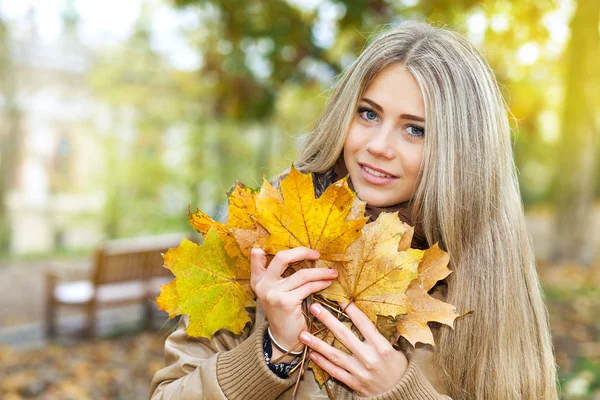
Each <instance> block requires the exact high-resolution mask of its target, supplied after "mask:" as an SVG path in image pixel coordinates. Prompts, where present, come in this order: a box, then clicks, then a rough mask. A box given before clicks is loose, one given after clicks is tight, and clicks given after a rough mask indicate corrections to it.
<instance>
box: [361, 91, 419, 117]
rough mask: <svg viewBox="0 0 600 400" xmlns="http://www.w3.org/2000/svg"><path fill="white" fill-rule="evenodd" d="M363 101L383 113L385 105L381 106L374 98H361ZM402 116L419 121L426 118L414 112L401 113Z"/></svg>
mask: <svg viewBox="0 0 600 400" xmlns="http://www.w3.org/2000/svg"><path fill="white" fill-rule="evenodd" d="M361 101H364V102H365V103H369V104H370V105H371V106H372V107H373V108H374V109H376V110H377V111H379V112H381V113H382V112H383V107H381V106H380V105H379V104H377V103H375V102H374V101H373V100H371V99H367V98H366V97H363V98H362V99H361ZM400 117H401V118H404V119H410V120H412V121H418V122H423V123H425V118H422V117H417V116H416V115H412V114H401V115H400Z"/></svg>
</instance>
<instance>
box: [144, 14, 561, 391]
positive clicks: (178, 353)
mask: <svg viewBox="0 0 600 400" xmlns="http://www.w3.org/2000/svg"><path fill="white" fill-rule="evenodd" d="M295 166H296V167H297V168H299V169H300V170H302V171H305V172H313V179H314V181H315V184H316V188H317V191H318V192H322V191H323V190H324V189H325V188H326V187H327V186H328V185H330V184H331V183H333V182H334V181H335V180H337V179H339V178H341V177H343V176H345V175H349V181H350V183H351V187H352V188H353V190H355V191H356V193H357V195H358V197H359V198H360V199H362V200H364V201H366V202H367V213H368V214H369V216H371V217H372V218H373V219H374V218H376V216H377V214H378V213H379V212H381V211H398V212H399V215H400V217H401V218H402V219H404V220H405V221H406V222H408V223H410V224H412V225H415V226H416V232H417V234H416V235H415V238H414V240H413V247H420V248H424V247H428V246H429V245H430V244H433V243H439V244H440V246H441V247H442V248H444V249H445V250H446V251H448V252H449V254H450V257H451V262H450V268H451V269H452V270H453V273H452V274H451V275H449V276H448V278H446V280H445V281H444V282H442V283H441V284H439V285H437V286H436V288H434V289H435V291H434V292H433V295H434V296H437V297H438V298H444V299H445V301H447V302H449V303H451V304H453V305H455V306H456V307H457V309H458V310H459V311H460V312H465V311H468V310H475V312H474V314H472V315H469V316H468V317H465V318H463V319H461V320H459V321H457V322H456V324H455V325H456V326H455V329H454V330H452V329H451V328H449V327H447V326H442V325H440V326H436V327H435V328H434V333H435V337H436V343H437V345H436V348H435V351H434V350H433V348H431V347H430V346H417V348H416V349H407V350H406V351H399V350H396V349H394V348H393V347H392V346H391V345H390V344H389V342H387V341H386V340H385V338H383V336H381V335H380V334H379V333H378V332H377V330H376V329H375V328H374V325H373V324H372V323H371V321H370V320H369V319H368V318H367V317H366V316H365V315H364V314H363V313H362V312H361V311H360V310H358V308H356V307H355V306H353V305H350V306H349V307H348V308H347V313H348V314H349V316H350V317H351V319H352V321H353V322H354V324H355V325H356V326H357V327H358V328H359V330H360V331H361V333H362V334H363V336H364V338H365V340H364V341H360V340H358V339H357V338H356V337H355V336H354V335H352V334H351V332H350V331H349V330H348V328H346V327H345V326H344V325H343V324H341V323H339V321H337V320H336V319H335V318H333V316H332V315H331V314H330V313H329V312H328V311H327V310H325V309H323V308H322V307H319V306H318V305H315V304H313V305H312V306H311V308H310V311H311V312H312V313H313V314H314V315H315V317H316V318H317V319H319V320H320V321H321V322H323V323H324V324H325V325H326V326H327V327H328V328H329V329H330V330H331V331H332V332H333V333H334V334H335V335H336V337H337V338H338V339H339V340H340V341H341V342H343V343H344V344H345V345H346V346H347V347H348V348H349V349H350V350H351V351H352V354H351V355H348V354H346V353H343V352H341V351H338V350H337V349H335V348H333V347H330V346H327V345H325V344H324V343H323V342H322V341H320V340H319V339H318V338H316V337H314V336H312V335H310V334H309V333H308V332H306V329H307V327H306V322H305V319H304V317H303V315H302V312H301V304H302V300H303V299H304V298H306V297H308V296H309V295H310V294H311V293H315V292H317V291H319V290H322V289H324V288H325V287H327V286H329V285H330V282H331V280H332V279H334V278H335V276H336V275H335V272H334V271H333V272H332V271H329V270H326V269H315V270H302V271H299V272H297V273H295V274H293V275H291V276H289V277H286V278H283V277H282V276H281V275H282V273H283V271H284V270H285V269H286V267H287V265H288V264H290V263H292V262H295V261H300V260H304V259H310V260H315V259H318V257H319V255H318V253H316V252H315V251H313V250H310V249H307V248H295V249H292V250H287V251H282V252H279V253H278V254H277V255H276V256H275V258H274V259H273V261H272V262H271V263H270V264H269V265H266V257H265V254H264V252H262V251H261V250H260V249H254V250H253V251H252V260H251V263H252V279H251V280H252V287H253V289H254V291H255V292H256V295H257V297H258V299H259V303H260V306H259V307H258V308H257V310H256V315H255V316H254V323H253V324H252V326H247V327H246V330H245V332H244V334H243V335H241V336H234V335H232V334H230V333H228V332H223V331H220V332H219V333H217V334H216V335H215V336H214V337H213V338H212V340H210V341H209V340H203V339H200V340H196V339H190V338H187V335H186V333H185V331H184V329H185V326H186V324H187V319H186V318H183V319H182V320H181V321H180V323H179V326H178V328H177V330H176V331H175V332H174V333H172V334H171V335H170V337H169V338H168V340H167V342H166V345H165V356H166V362H167V366H166V367H165V368H163V369H162V370H160V371H159V372H157V374H156V375H155V377H154V380H153V382H152V388H151V393H150V397H151V398H152V399H196V398H206V399H256V400H265V399H291V397H292V392H293V390H294V388H293V385H294V383H295V381H296V378H297V376H296V374H297V372H294V373H293V374H292V375H291V376H288V371H289V370H290V367H291V366H293V365H295V363H297V362H298V358H297V357H296V356H294V355H287V356H286V357H285V358H284V359H283V362H282V363H279V364H272V363H271V360H273V359H275V358H277V357H279V356H281V355H283V354H284V353H285V352H286V349H292V348H294V346H295V345H296V344H297V343H298V341H299V340H300V341H301V342H302V343H303V344H304V345H305V346H308V347H310V348H311V349H312V359H313V361H315V363H317V364H318V365H319V366H321V367H322V368H324V369H325V370H326V371H327V372H329V374H330V375H331V376H332V377H334V378H335V379H334V381H333V383H332V384H331V385H330V387H329V390H330V392H332V393H333V396H334V397H335V398H336V399H338V400H340V399H351V398H369V399H378V400H384V399H447V398H453V399H501V400H505V399H557V398H558V394H557V389H556V375H555V361H554V357H553V352H552V344H551V337H550V332H549V327H548V318H547V313H546V309H545V307H544V304H543V301H542V295H541V291H540V287H539V282H538V278H537V274H536V271H535V265H534V260H533V254H532V250H531V244H530V241H529V238H528V235H527V232H526V229H525V222H524V216H523V209H522V204H521V200H520V196H519V189H518V185H517V179H516V177H515V167H514V164H513V157H512V152H511V141H510V129H509V124H508V119H507V109H506V106H505V103H504V102H503V100H502V97H501V94H500V91H499V89H498V85H497V83H496V81H495V79H494V76H493V73H492V71H491V70H490V68H489V66H488V65H487V63H486V62H485V60H484V59H483V57H482V56H481V55H480V54H479V52H478V51H477V50H476V49H475V48H474V47H473V46H472V45H471V44H470V43H469V42H468V41H467V40H466V39H465V38H464V37H462V36H461V35H459V34H457V33H455V32H452V31H448V30H445V29H440V28H435V27H432V26H430V25H427V24H424V23H411V24H406V25H401V26H397V27H394V28H391V29H389V30H386V31H384V32H383V33H381V34H379V35H378V36H377V37H375V38H374V39H373V40H372V41H371V42H370V44H369V45H368V46H367V48H366V49H365V50H364V51H363V53H362V54H361V55H360V56H359V58H358V59H357V60H356V61H355V62H354V63H353V64H352V65H351V66H350V67H349V68H348V69H347V70H346V71H344V73H343V74H342V76H341V77H340V78H339V79H338V80H337V81H336V83H335V85H334V86H333V88H332V91H331V96H330V99H329V102H328V104H327V106H326V108H325V110H324V111H323V114H322V116H321V118H320V120H319V122H318V124H317V127H316V129H315V130H314V131H313V132H312V133H311V134H310V135H309V137H308V138H307V140H306V143H305V145H304V147H303V148H302V149H301V151H300V155H299V157H298V159H297V160H296V162H295ZM325 389H326V388H320V387H319V386H318V384H317V383H316V382H315V380H314V378H313V376H312V372H311V371H310V370H309V371H308V372H307V373H306V374H305V376H304V377H303V379H302V380H301V381H300V384H299V386H298V392H297V397H296V398H298V399H327V398H328V394H327V392H326V390H325Z"/></svg>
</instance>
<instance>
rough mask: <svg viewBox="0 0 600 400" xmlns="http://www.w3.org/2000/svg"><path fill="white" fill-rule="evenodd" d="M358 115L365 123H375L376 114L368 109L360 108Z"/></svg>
mask: <svg viewBox="0 0 600 400" xmlns="http://www.w3.org/2000/svg"><path fill="white" fill-rule="evenodd" d="M358 115H360V117H361V118H362V119H364V120H365V121H377V118H378V116H377V113H376V112H375V111H373V110H371V109H369V108H364V107H361V108H359V109H358Z"/></svg>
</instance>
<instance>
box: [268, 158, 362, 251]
mask: <svg viewBox="0 0 600 400" xmlns="http://www.w3.org/2000/svg"><path fill="white" fill-rule="evenodd" d="M355 197H356V195H355V194H354V193H352V191H351V190H350V188H349V187H348V184H347V182H346V179H342V180H340V181H338V182H336V183H334V184H333V185H330V186H329V187H328V188H327V190H325V192H324V193H323V194H322V195H321V196H320V197H319V198H318V199H317V198H315V194H314V186H313V182H312V175H311V174H302V173H300V172H299V171H298V170H296V169H295V168H293V167H292V169H291V170H290V173H289V174H288V176H287V177H286V178H285V179H283V180H282V181H281V193H280V192H279V191H278V190H276V189H275V188H273V186H272V185H271V184H270V183H269V182H268V181H266V180H265V181H264V184H263V186H262V188H261V191H260V193H259V195H258V196H257V197H256V208H257V216H256V220H257V221H258V223H259V224H260V226H261V227H262V228H263V229H264V230H265V231H266V233H267V234H266V235H259V239H258V244H259V246H260V247H262V248H263V249H264V250H265V252H267V253H268V254H276V253H277V252H278V251H281V250H287V249H291V248H294V247H299V246H306V247H309V248H311V249H313V250H317V251H318V252H319V253H320V254H321V259H324V260H343V259H345V257H344V253H345V251H346V248H347V247H348V245H349V244H350V243H352V242H353V241H355V240H356V239H357V238H358V237H360V235H361V229H362V227H363V226H364V224H365V223H366V222H367V220H368V218H365V217H363V216H358V215H356V214H358V211H357V208H358V209H359V207H358V206H357V205H356V204H355V202H354V199H355ZM363 210H364V208H363ZM351 211H352V213H351ZM349 217H350V218H349ZM352 217H355V218H354V219H353V218H352Z"/></svg>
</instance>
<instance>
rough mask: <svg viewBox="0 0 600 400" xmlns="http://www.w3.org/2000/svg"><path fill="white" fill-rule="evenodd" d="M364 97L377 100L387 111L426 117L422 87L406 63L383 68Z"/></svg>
mask: <svg viewBox="0 0 600 400" xmlns="http://www.w3.org/2000/svg"><path fill="white" fill-rule="evenodd" d="M363 98H368V99H369V100H372V101H374V102H376V103H377V104H379V105H380V106H381V107H382V108H383V109H384V111H386V112H390V113H393V112H396V113H399V114H413V115H416V116H419V117H423V118H424V117H425V105H424V102H423V96H422V94H421V88H420V87H419V85H418V83H417V81H416V80H415V78H414V76H413V75H412V73H411V72H410V71H409V70H408V69H406V66H405V65H404V64H392V65H390V66H387V67H386V68H384V69H383V70H381V72H379V73H378V74H377V75H376V76H375V78H374V79H373V80H372V81H371V83H370V84H369V86H368V87H367V89H366V91H365V93H364V94H363Z"/></svg>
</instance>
